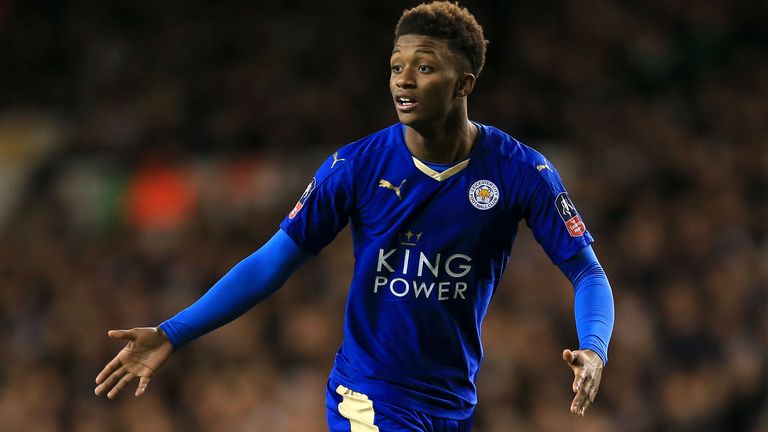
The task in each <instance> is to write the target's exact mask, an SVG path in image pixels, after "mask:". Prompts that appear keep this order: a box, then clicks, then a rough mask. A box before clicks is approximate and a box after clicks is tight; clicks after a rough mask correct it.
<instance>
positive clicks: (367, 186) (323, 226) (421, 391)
mask: <svg viewBox="0 0 768 432" xmlns="http://www.w3.org/2000/svg"><path fill="white" fill-rule="evenodd" d="M486 43H487V41H486V40H485V39H484V36H483V31H482V28H481V27H480V25H478V23H477V22H476V20H475V18H474V17H473V16H472V15H471V14H470V13H469V12H468V11H467V10H466V9H464V8H461V7H459V6H458V5H456V4H453V3H449V2H441V1H437V2H433V3H429V4H422V5H420V6H417V7H414V8H412V9H409V10H406V11H405V12H404V13H403V15H402V16H401V18H400V20H399V22H398V24H397V27H396V29H395V40H394V49H393V50H392V55H391V58H390V68H391V75H390V81H389V87H390V91H391V93H392V102H393V104H394V106H395V109H396V111H397V115H398V118H399V122H398V123H397V124H394V125H392V126H390V127H387V128H386V129H383V130H381V131H379V132H376V133H374V134H372V135H369V136H367V137H365V138H363V139H361V140H359V141H356V142H354V143H352V144H349V145H347V146H344V147H342V148H340V149H339V150H338V151H337V152H335V153H334V154H333V155H332V156H330V157H329V158H328V159H327V160H326V161H325V162H324V163H323V164H322V165H321V166H320V168H319V169H318V171H317V173H316V174H315V176H314V178H312V180H311V181H310V183H309V185H308V186H307V188H306V190H305V191H304V193H303V194H302V195H301V198H300V199H299V201H298V202H297V203H296V206H295V207H294V209H293V210H292V211H291V212H290V213H289V214H288V216H287V217H286V218H285V220H284V221H283V222H282V224H281V225H280V229H279V230H278V231H277V233H276V234H275V235H274V236H273V237H272V238H271V239H270V240H269V241H268V242H267V243H266V244H265V245H264V246H262V247H261V248H260V249H259V250H258V251H256V252H255V253H254V254H253V255H251V256H249V257H247V258H246V259H244V260H243V261H242V262H240V263H239V264H237V265H236V266H235V267H234V268H233V269H232V270H231V271H230V272H229V273H227V274H226V275H225V276H224V277H223V278H222V279H221V280H220V281H219V282H217V283H216V284H215V285H214V286H213V287H212V288H211V289H210V290H209V291H208V292H207V293H206V294H205V295H204V296H203V297H201V298H200V299H199V300H198V301H197V302H195V303H194V304H193V305H191V306H190V307H188V308H187V309H185V310H183V311H181V312H180V313H179V314H177V315H176V316H174V317H173V318H171V319H169V320H167V321H165V322H163V323H162V324H160V326H159V327H155V328H152V327H146V328H134V329H131V330H112V331H110V332H109V336H110V337H113V338H117V339H123V340H126V341H128V344H127V346H126V347H125V348H124V349H123V350H122V351H120V352H119V353H118V354H117V356H116V357H115V358H114V359H113V360H112V361H110V362H109V363H108V364H107V366H106V367H105V368H104V370H102V372H101V373H100V374H99V375H98V377H97V378H96V383H97V387H96V393H97V394H102V393H103V392H105V391H108V393H107V396H108V397H109V398H113V397H115V395H116V394H117V393H118V392H119V391H120V390H121V389H122V388H123V387H125V386H126V385H127V384H128V382H129V381H131V380H132V379H133V378H134V377H139V385H138V389H137V390H136V392H135V395H136V396H140V395H141V394H143V393H144V391H145V390H146V388H147V385H148V384H149V382H150V379H151V378H152V377H153V376H154V374H155V372H156V371H157V370H158V369H159V368H160V367H161V366H162V365H163V363H164V362H165V361H166V360H167V359H168V358H169V357H170V356H171V354H172V352H173V351H174V350H175V349H178V348H179V347H180V346H181V345H183V344H185V343H187V342H189V341H191V340H193V339H195V338H197V337H199V336H201V335H203V334H205V333H206V332H209V331H211V330H213V329H215V328H217V327H219V326H222V325H224V324H225V323H227V322H229V321H231V320H232V319H234V318H236V317H238V316H240V315H241V314H243V313H244V312H246V311H248V310H249V309H250V308H251V307H253V306H254V305H255V304H257V303H258V302H259V301H261V300H262V299H264V298H265V297H267V296H268V295H269V294H271V293H272V292H274V291H275V290H277V289H278V288H279V287H280V286H281V285H282V284H283V283H284V282H285V280H286V279H287V278H288V277H289V276H290V275H291V274H292V273H293V272H294V271H295V270H296V269H297V268H298V267H299V266H300V265H301V264H302V263H303V262H304V261H305V260H306V259H307V258H309V257H311V256H312V255H316V254H318V253H319V252H320V251H321V250H322V249H323V247H325V246H326V245H327V244H328V243H330V242H331V241H332V240H333V239H334V237H335V236H336V234H337V233H338V232H339V231H340V230H341V229H343V228H344V227H345V226H346V225H347V223H348V222H349V221H351V229H352V234H353V239H354V255H355V268H354V278H353V280H352V283H351V287H350V289H349V296H348V300H347V305H346V311H345V320H344V342H343V344H342V346H341V347H340V348H339V350H338V353H337V354H336V359H335V362H334V365H333V369H332V371H331V375H330V378H329V380H328V385H327V388H326V405H327V415H328V425H329V428H330V429H331V430H332V431H347V432H349V431H468V430H470V427H471V420H472V413H473V409H474V407H475V404H476V401H477V398H476V393H477V392H476V388H475V379H476V376H477V372H478V368H479V366H480V361H481V358H482V355H483V352H482V347H481V343H480V325H481V322H482V320H483V317H484V316H485V313H486V311H487V308H488V305H489V302H490V300H491V297H492V296H493V294H494V291H495V290H496V287H497V286H498V284H499V280H500V278H501V275H502V273H503V271H504V268H505V267H506V264H507V261H508V259H509V254H510V249H511V247H512V243H513V241H514V238H515V235H516V233H517V226H518V222H519V221H520V220H521V219H524V220H525V221H526V223H527V224H528V226H529V227H530V228H531V230H532V231H533V234H534V236H535V238H536V240H537V241H538V242H539V243H540V244H541V246H542V247H543V248H544V250H545V251H546V253H547V254H548V256H549V257H550V259H551V260H552V261H553V262H554V263H555V264H556V265H557V266H559V268H560V269H561V270H562V271H563V273H564V274H565V275H566V276H567V277H568V278H569V279H570V280H571V282H572V283H573V286H574V291H575V300H574V313H575V319H576V329H577V333H578V336H579V345H580V347H579V348H580V349H578V350H567V349H566V350H564V351H563V360H564V361H565V362H566V363H567V364H568V366H570V367H571V369H572V370H573V373H574V381H573V385H572V387H573V391H574V393H575V397H574V399H573V402H572V404H571V407H570V410H571V412H573V413H575V414H577V415H579V416H583V415H584V412H585V411H586V409H587V408H588V407H589V405H590V404H591V403H592V401H593V400H594V398H595V394H596V393H597V390H598V387H599V385H600V378H601V375H602V370H603V367H604V365H605V363H606V360H607V350H608V342H609V340H610V336H611V332H612V328H613V298H612V294H611V289H610V286H609V283H608V280H607V278H606V276H605V273H604V272H603V270H602V268H601V266H600V263H599V262H598V260H597V258H596V256H595V253H594V252H593V250H592V247H591V243H592V241H593V240H592V236H591V235H590V233H589V232H588V231H587V229H586V227H585V224H584V222H583V221H582V219H581V217H580V215H579V212H578V211H577V210H576V207H575V206H574V204H573V202H572V201H571V199H570V198H569V196H568V193H567V192H566V191H565V188H564V187H563V184H562V181H561V179H560V176H559V175H558V173H557V171H556V169H555V168H554V166H553V165H552V163H551V162H549V161H548V160H547V159H545V158H544V157H543V156H542V155H541V154H539V153H538V152H536V151H534V150H533V149H531V148H529V147H527V146H525V145H523V144H521V143H520V142H518V141H516V140H515V139H514V138H512V137H510V136H509V135H507V134H505V133H504V132H502V131H500V130H498V129H496V128H494V127H492V126H486V125H483V124H480V123H478V122H473V121H470V120H469V119H468V115H467V97H468V96H469V95H470V94H471V93H472V89H473V87H474V84H475V81H476V79H477V77H478V76H479V74H480V72H481V70H482V68H483V64H484V61H485V48H486Z"/></svg>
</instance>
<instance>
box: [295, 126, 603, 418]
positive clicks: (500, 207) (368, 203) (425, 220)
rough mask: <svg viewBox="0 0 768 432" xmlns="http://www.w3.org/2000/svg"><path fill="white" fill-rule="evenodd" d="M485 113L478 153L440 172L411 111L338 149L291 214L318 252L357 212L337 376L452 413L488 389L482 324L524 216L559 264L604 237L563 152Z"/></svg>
mask: <svg viewBox="0 0 768 432" xmlns="http://www.w3.org/2000/svg"><path fill="white" fill-rule="evenodd" d="M475 124H476V125H477V127H478V128H479V134H478V137H477V140H476V143H475V146H474V147H473V149H472V151H471V153H470V155H469V157H468V159H466V160H464V161H462V162H459V163H456V164H454V165H453V166H451V167H449V168H448V169H445V170H443V171H441V172H438V171H435V170H434V169H432V168H430V166H428V165H427V164H425V163H423V162H422V161H419V160H418V159H416V158H414V157H413V156H412V155H411V153H410V151H409V150H408V148H407V147H406V144H405V138H404V133H405V126H404V125H402V124H399V123H398V124H395V125H393V126H391V127H389V128H387V129H384V130H382V131H379V132H377V133H374V134H372V135H370V136H368V137H366V138H363V139H361V140H359V141H357V142H354V143H352V144H349V145H347V146H345V147H343V148H341V149H339V150H338V151H337V152H336V153H334V154H333V155H332V156H331V157H329V158H328V160H326V161H325V163H323V165H322V166H321V167H320V169H319V170H318V171H317V173H316V175H315V177H314V178H313V179H312V180H311V182H310V183H309V185H308V186H307V189H306V190H305V191H304V193H303V195H302V196H301V198H300V199H299V202H298V203H297V204H296V207H295V208H294V209H293V210H292V211H291V212H290V214H289V215H288V216H287V217H286V219H285V220H284V221H283V222H282V224H281V228H282V229H283V230H284V231H285V232H287V233H288V235H290V237H291V238H292V239H293V240H294V241H295V242H296V244H298V245H299V246H300V247H301V248H302V249H304V250H305V251H307V252H309V253H312V254H317V253H319V252H320V250H321V249H322V248H323V247H324V246H326V245H327V244H328V243H330V242H331V241H332V240H333V239H334V237H335V236H336V234H337V233H338V232H339V231H340V230H341V229H342V228H344V226H346V224H347V223H348V222H349V221H351V228H352V235H353V241H354V255H355V269H354V277H353V279H352V283H351V287H350V290H349V296H348V298H347V304H346V316H345V321H344V342H343V343H342V346H341V347H340V349H339V351H338V353H337V354H336V360H335V363H334V367H333V371H332V372H331V376H332V378H333V379H334V380H335V381H338V382H339V383H341V384H343V385H344V386H346V387H349V388H353V389H355V390H356V391H358V392H361V393H364V394H366V395H368V396H369V397H371V398H372V399H374V400H376V399H379V400H382V401H386V402H390V403H394V404H398V405H401V406H402V405H405V406H408V407H409V408H411V409H414V410H418V411H422V412H425V413H428V414H431V415H435V416H439V417H444V418H452V419H462V418H466V417H468V416H469V415H471V413H472V409H473V408H474V406H475V404H476V402H477V392H476V387H475V380H476V376H477V372H478V368H479V366H480V361H481V359H482V357H483V349H482V346H481V341H480V326H481V322H482V320H483V317H484V316H485V314H486V311H487V309H488V304H489V302H490V300H491V297H493V294H494V291H495V290H496V287H497V286H498V284H499V281H500V279H501V276H502V273H503V271H504V268H505V266H506V264H507V261H508V259H509V253H510V249H511V247H512V243H513V241H514V238H515V235H516V234H517V226H518V222H519V221H520V220H521V219H525V221H526V223H527V224H528V226H529V227H530V228H531V230H532V231H533V234H534V236H535V238H536V240H537V241H538V242H539V243H540V244H541V246H542V247H543V248H544V250H545V251H546V253H547V255H548V256H549V257H550V259H551V260H552V261H553V262H554V263H555V264H559V263H561V262H563V261H565V260H567V259H568V258H570V257H571V256H573V255H574V254H575V253H576V252H578V251H579V250H580V249H582V248H584V247H585V246H587V245H589V244H590V243H591V242H592V237H591V235H590V234H589V233H588V232H587V230H586V227H585V225H584V223H583V221H582V220H581V217H580V215H579V213H578V212H577V210H576V208H575V207H574V205H573V202H572V201H571V199H570V198H569V197H568V194H567V192H566V190H565V188H564V187H563V184H562V181H561V179H560V176H559V175H558V173H557V171H556V170H555V168H554V167H553V166H552V164H550V163H549V162H548V161H547V160H546V159H545V158H544V157H543V156H542V155H541V154H539V153H538V152H536V151H535V150H533V149H531V148H529V147H527V146H525V145H523V144H521V143H520V142H518V141H516V140H515V139H514V138H512V137H510V136H509V135H507V134H505V133H504V132H502V131H500V130H498V129H496V128H494V127H491V126H485V125H482V124H478V123H475Z"/></svg>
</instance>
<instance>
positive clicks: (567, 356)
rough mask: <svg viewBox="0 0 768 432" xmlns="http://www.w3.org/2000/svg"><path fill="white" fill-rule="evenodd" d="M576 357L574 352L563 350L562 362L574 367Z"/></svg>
mask: <svg viewBox="0 0 768 432" xmlns="http://www.w3.org/2000/svg"><path fill="white" fill-rule="evenodd" d="M577 359H578V356H577V355H576V353H575V352H573V351H571V350H569V349H567V350H563V360H565V362H566V363H568V365H569V366H576V363H577Z"/></svg>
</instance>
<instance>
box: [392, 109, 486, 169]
mask: <svg viewBox="0 0 768 432" xmlns="http://www.w3.org/2000/svg"><path fill="white" fill-rule="evenodd" d="M458 117H459V118H454V119H450V118H448V119H446V120H445V121H443V122H442V124H439V125H436V126H435V125H430V126H406V128H405V145H406V146H407V147H408V150H410V152H411V154H412V155H413V156H414V157H416V159H419V160H421V161H424V162H432V163H442V164H450V163H453V162H458V161H461V160H464V159H466V158H467V156H469V153H470V151H472V147H473V146H474V143H475V139H476V138H477V134H478V130H477V127H475V125H474V124H472V123H471V122H470V121H469V119H468V118H467V113H466V111H465V112H464V113H463V115H459V116H458Z"/></svg>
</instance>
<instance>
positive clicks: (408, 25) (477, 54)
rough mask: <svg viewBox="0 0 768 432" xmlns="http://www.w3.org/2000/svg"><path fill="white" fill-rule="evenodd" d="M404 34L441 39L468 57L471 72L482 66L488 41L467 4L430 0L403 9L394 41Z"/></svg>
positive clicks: (475, 71) (478, 72)
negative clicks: (465, 6) (462, 5)
mask: <svg viewBox="0 0 768 432" xmlns="http://www.w3.org/2000/svg"><path fill="white" fill-rule="evenodd" d="M407 34H417V35H423V36H431V37H435V38H439V39H444V40H446V41H448V44H449V46H450V47H451V49H452V50H454V51H456V52H458V53H460V54H462V55H463V56H464V57H465V58H466V59H467V60H468V61H469V65H470V67H471V68H472V73H474V74H475V76H479V75H480V71H482V70H483V65H484V64H485V48H486V45H488V41H487V40H485V37H484V36H483V27H482V26H480V24H478V23H477V20H476V19H475V17H474V16H473V15H472V14H471V13H469V11H468V10H467V8H464V7H461V6H459V5H458V3H451V2H448V1H433V2H432V3H423V4H420V5H418V6H416V7H413V8H411V9H406V10H404V11H403V14H402V15H401V16H400V20H399V21H398V22H397V26H396V27H395V43H396V42H397V39H398V38H399V37H400V36H403V35H407Z"/></svg>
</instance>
